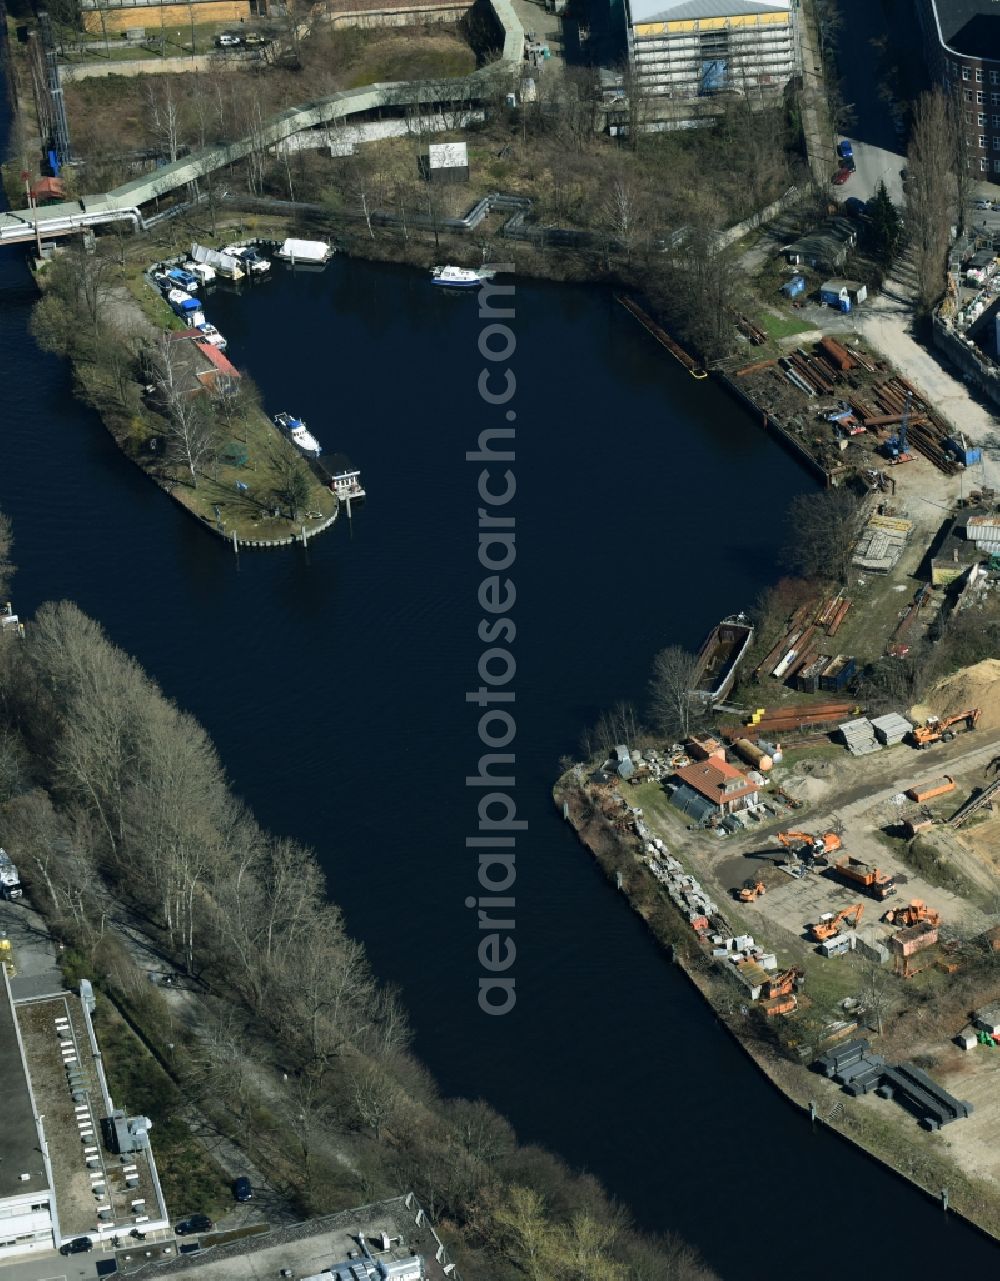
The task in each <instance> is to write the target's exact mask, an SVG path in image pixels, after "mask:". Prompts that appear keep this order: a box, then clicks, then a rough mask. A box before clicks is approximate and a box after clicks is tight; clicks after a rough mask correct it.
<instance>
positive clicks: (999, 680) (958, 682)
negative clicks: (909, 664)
mask: <svg viewBox="0 0 1000 1281" xmlns="http://www.w3.org/2000/svg"><path fill="white" fill-rule="evenodd" d="M967 707H979V708H981V709H982V713H983V715H982V719H981V720H980V722H979V727H980V729H1000V659H996V658H987V659H985V660H984V661H983V662H982V663H976V664H975V665H974V666H973V667H966V668H964V669H963V670H962V671H960V672H955V674H954V675H953V676H948V677H946V678H945V679H944V680H943V681H939V682H938V683H937V685H935V686H934V688H933V689H932V690H930V692H929V693H928V694H927V697H926V702H924V703H918V704H916V706H914V707H912V708H911V709H910V718H911V719H912V720H913V721H915V722H917V723H918V724H922V723H923V722H924V721H926V720H927V718H928V717H929V716H941V717H944V716H951V715H953V714H954V713H955V712H962V711H964V710H965V709H966V708H967Z"/></svg>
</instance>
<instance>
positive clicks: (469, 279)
mask: <svg viewBox="0 0 1000 1281" xmlns="http://www.w3.org/2000/svg"><path fill="white" fill-rule="evenodd" d="M494 274H495V273H494V272H493V271H491V270H489V268H487V267H480V268H478V269H476V270H472V269H471V268H470V267H453V266H451V265H448V266H446V267H434V268H432V270H431V284H433V285H450V286H451V288H452V289H478V288H479V286H480V285H481V284H482V283H483V281H484V280H492V279H493V276H494Z"/></svg>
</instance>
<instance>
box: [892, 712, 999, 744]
mask: <svg viewBox="0 0 1000 1281" xmlns="http://www.w3.org/2000/svg"><path fill="white" fill-rule="evenodd" d="M982 714H983V713H982V710H981V709H980V708H978V707H967V708H966V709H965V711H964V712H956V713H955V714H954V716H945V717H943V718H942V717H940V716H930V717H928V719H927V723H926V724H925V725H918V726H917V727H916V728H915V729H914V730H913V732H912V733H911V735H910V741H911V742H912V743H913V746H914V747H930V745H931V744H932V743H950V742H951V740H952V739H953V738H954V737H955V734H954V730H953V728H952V727H953V726H955V725H961V724H963V722H964V724H965V728H966V730H967V731H969V732H971V731H972V730H974V729H975V728H976V726H977V725H978V724H979V718H980V716H982Z"/></svg>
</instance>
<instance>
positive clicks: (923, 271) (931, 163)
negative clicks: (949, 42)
mask: <svg viewBox="0 0 1000 1281" xmlns="http://www.w3.org/2000/svg"><path fill="white" fill-rule="evenodd" d="M961 132H962V130H961V127H960V121H959V120H957V119H956V112H955V106H954V102H953V101H952V100H951V99H950V98H949V97H948V96H947V95H946V94H945V93H944V92H943V91H942V90H941V89H934V90H932V91H931V92H930V93H923V94H921V95H920V97H919V98H918V99H917V103H916V106H915V108H914V112H913V131H912V133H911V135H910V147H909V151H908V152H907V167H908V170H909V178H908V181H907V189H906V196H907V212H908V223H909V232H910V243H911V245H912V248H913V258H914V268H915V270H916V274H917V303H918V306H919V308H920V310H921V311H923V312H929V311H931V310H932V309H933V308H934V306H935V305H936V304H937V302H938V300H939V299H940V297H941V295H942V293H943V292H944V285H945V266H946V257H947V252H948V241H949V238H950V229H951V227H952V225H953V223H954V222H955V218H956V216H957V211H958V195H959V187H958V177H957V165H958V158H959V134H960V133H961Z"/></svg>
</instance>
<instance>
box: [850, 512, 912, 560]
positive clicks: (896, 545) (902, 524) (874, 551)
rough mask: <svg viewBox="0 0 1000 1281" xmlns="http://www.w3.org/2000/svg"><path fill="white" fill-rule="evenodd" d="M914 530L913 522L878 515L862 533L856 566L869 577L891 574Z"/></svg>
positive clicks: (855, 550) (857, 550)
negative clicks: (866, 572)
mask: <svg viewBox="0 0 1000 1281" xmlns="http://www.w3.org/2000/svg"><path fill="white" fill-rule="evenodd" d="M912 530H913V522H912V521H910V520H904V519H903V518H902V517H899V516H883V515H881V514H880V513H878V512H874V513H873V514H872V515H871V516H869V517H868V520H867V522H866V523H865V526H864V528H863V529H862V531H861V535H860V537H859V538H858V541H857V545H856V546H855V548H854V555H853V557H852V563H853V564H854V565H856V566H857V567H858V569H864V570H867V571H868V572H869V573H873V574H888V573H889V571H890V570H891V569H893V568H894V567H895V565H896V562H897V561H898V560H899V558H900V556H902V554H903V548H904V547H905V546H906V544H907V542H908V541H909V537H910V533H911V532H912Z"/></svg>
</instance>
